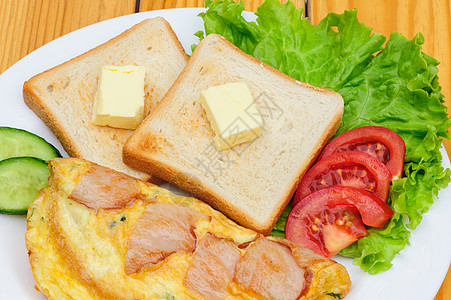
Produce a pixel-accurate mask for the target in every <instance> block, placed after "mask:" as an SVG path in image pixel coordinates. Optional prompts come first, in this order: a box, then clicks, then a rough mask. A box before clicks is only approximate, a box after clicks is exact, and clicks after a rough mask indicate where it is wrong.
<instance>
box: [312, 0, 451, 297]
mask: <svg viewBox="0 0 451 300" xmlns="http://www.w3.org/2000/svg"><path fill="white" fill-rule="evenodd" d="M354 8H356V9H357V17H358V19H359V21H360V22H363V23H364V24H365V25H366V26H368V27H372V28H373V31H375V32H379V33H382V34H384V35H385V36H387V38H388V37H389V36H390V34H391V33H392V32H393V31H398V32H401V33H402V34H403V35H405V36H406V37H408V38H413V37H414V36H415V35H416V34H417V33H418V32H421V33H422V34H423V35H424V38H425V43H424V45H423V51H424V52H425V53H426V54H428V55H430V56H432V57H434V58H435V59H437V60H438V61H440V62H441V64H440V65H439V66H438V68H439V73H438V76H439V79H440V84H441V86H442V93H443V94H444V95H445V104H446V105H447V106H448V107H451V4H450V1H449V0H427V1H426V0H372V1H358V0H314V1H309V6H308V11H309V14H308V15H309V17H310V20H311V22H312V23H313V24H318V23H319V21H320V20H321V19H322V18H324V17H325V16H326V15H327V13H328V12H337V13H342V12H343V11H344V10H347V9H354ZM444 144H445V147H446V149H447V150H448V157H449V158H450V159H451V140H444ZM450 299H451V296H450ZM448 300H449V299H448Z"/></svg>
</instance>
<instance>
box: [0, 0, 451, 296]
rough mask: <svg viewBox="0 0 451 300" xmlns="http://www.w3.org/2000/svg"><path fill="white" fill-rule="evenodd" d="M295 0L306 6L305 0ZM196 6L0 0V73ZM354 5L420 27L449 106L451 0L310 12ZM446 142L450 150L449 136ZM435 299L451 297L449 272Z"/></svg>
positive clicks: (375, 0) (377, 23) (389, 24)
mask: <svg viewBox="0 0 451 300" xmlns="http://www.w3.org/2000/svg"><path fill="white" fill-rule="evenodd" d="M261 2H263V0H245V4H246V10H249V11H254V10H255V9H256V8H257V7H258V5H259V4H260V3H261ZM294 3H295V4H296V6H298V7H304V0H294ZM198 6H203V0H76V1H74V0H0V41H1V42H0V74H1V73H2V72H3V71H5V70H6V69H7V68H8V67H10V66H11V65H13V64H14V63H15V62H17V61H18V60H20V59H21V58H22V57H24V56H25V55H27V54H28V53H30V52H32V51H33V50H35V49H37V48H38V47H40V46H42V45H44V44H46V43H48V42H50V41H52V40H53V39H55V38H57V37H59V36H61V35H64V34H66V33H69V32H71V31H74V30H76V29H79V28H81V27H84V26H87V25H90V24H93V23H96V22H99V21H103V20H106V19H110V18H114V17H118V16H122V15H127V14H132V13H135V12H142V11H148V10H156V9H165V8H176V7H198ZM352 8H357V11H358V18H359V21H360V22H364V24H365V25H366V26H369V27H372V28H373V29H374V31H376V32H379V33H382V34H385V35H386V36H389V35H390V33H391V32H392V31H399V32H401V33H403V34H404V35H406V36H407V37H409V38H412V37H414V35H415V34H416V33H417V32H422V33H423V34H424V36H425V44H424V45H423V50H424V51H425V52H426V53H427V54H429V55H431V56H433V57H435V58H436V59H438V60H439V61H441V65H440V66H439V76H440V83H441V85H442V87H443V94H444V95H445V99H446V104H447V105H448V107H451V94H450V93H451V86H450V85H451V4H450V1H449V0H428V1H423V0H360V1H353V0H307V15H308V17H309V18H310V20H311V22H312V23H314V24H317V23H318V22H319V20H321V19H322V18H323V17H324V16H325V15H326V14H327V13H328V12H338V13H341V12H343V10H345V9H352ZM445 146H446V148H447V150H448V154H450V153H451V151H450V150H451V141H448V140H447V141H445ZM450 270H451V269H450ZM434 299H435V300H450V299H451V271H448V274H447V276H446V278H445V280H444V282H443V284H442V287H441V288H440V290H439V292H438V293H437V295H436V297H435V298H434ZM421 300H423V299H421Z"/></svg>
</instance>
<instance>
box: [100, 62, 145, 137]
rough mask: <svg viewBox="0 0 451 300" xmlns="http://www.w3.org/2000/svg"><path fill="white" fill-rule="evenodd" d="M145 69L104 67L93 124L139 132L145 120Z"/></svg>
mask: <svg viewBox="0 0 451 300" xmlns="http://www.w3.org/2000/svg"><path fill="white" fill-rule="evenodd" d="M145 76H146V69H145V68H144V67H142V66H121V67H118V66H104V67H103V68H102V72H101V74H100V79H99V85H98V88H97V93H96V95H95V97H94V105H93V113H92V119H91V121H92V123H93V124H95V125H103V126H110V127H116V128H124V129H136V128H137V127H138V125H139V124H140V123H141V122H142V120H143V118H144V77H145Z"/></svg>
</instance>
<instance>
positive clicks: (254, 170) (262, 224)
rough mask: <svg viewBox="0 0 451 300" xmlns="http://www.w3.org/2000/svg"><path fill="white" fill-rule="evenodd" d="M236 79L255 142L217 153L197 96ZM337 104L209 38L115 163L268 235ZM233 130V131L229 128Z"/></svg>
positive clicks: (328, 129)
mask: <svg viewBox="0 0 451 300" xmlns="http://www.w3.org/2000/svg"><path fill="white" fill-rule="evenodd" d="M239 80H244V81H245V82H246V83H247V84H248V86H249V88H250V90H251V93H252V95H253V97H254V99H255V101H256V103H257V105H258V108H259V110H260V112H261V114H262V117H263V122H264V125H263V129H262V131H263V132H262V135H261V136H260V137H258V138H257V139H255V140H254V141H252V142H247V143H244V144H241V145H237V146H234V147H233V148H231V149H228V150H223V151H218V150H216V148H215V147H214V146H213V138H214V132H213V130H212V128H211V126H210V123H209V121H208V119H207V116H206V113H205V111H204V109H203V108H202V106H201V105H200V100H199V95H200V93H201V92H202V91H203V90H205V89H207V88H209V87H211V86H217V85H221V84H225V83H228V82H234V81H239ZM342 113H343V99H342V97H341V96H340V95H339V94H337V93H335V92H333V91H331V90H328V89H324V88H318V87H314V86H312V85H309V84H307V83H302V82H299V81H296V80H294V79H292V78H290V77H288V76H287V75H285V74H283V73H281V72H279V71H277V70H276V69H274V68H272V67H270V66H268V65H266V64H264V63H262V62H261V61H259V60H257V59H256V58H254V57H252V56H249V55H247V54H245V53H244V52H242V51H241V50H239V49H238V48H236V47H235V46H234V45H232V44H231V43H229V42H228V41H227V40H226V39H224V38H222V37H221V36H219V35H209V36H208V37H206V38H205V39H204V40H203V41H202V42H201V43H200V44H199V45H198V46H197V48H196V50H195V52H194V53H193V55H192V57H191V59H190V61H189V63H188V65H187V66H186V68H185V69H184V70H183V72H182V73H181V74H180V76H179V78H178V79H177V80H176V82H175V83H174V85H173V86H172V87H171V89H170V90H169V91H168V93H167V94H166V96H165V97H164V99H163V100H162V102H161V103H160V105H159V106H158V107H157V108H156V109H155V110H154V111H153V112H152V113H151V114H150V115H149V116H148V117H147V118H146V119H145V120H144V122H143V123H142V124H141V125H140V126H139V127H138V129H137V130H136V131H135V132H134V133H133V134H132V135H131V136H130V138H129V139H128V140H127V142H126V143H125V146H124V153H123V161H124V163H126V164H127V165H129V166H131V167H132V168H136V169H138V170H141V171H144V172H149V173H151V174H154V175H156V176H158V177H160V178H163V179H165V180H167V181H169V182H171V183H173V184H175V185H177V186H179V187H180V188H182V189H185V190H187V191H189V192H191V193H192V194H193V195H195V196H196V197H198V198H200V199H201V200H204V201H206V202H208V203H209V204H211V205H212V206H213V207H215V208H216V209H218V210H220V211H222V212H223V213H225V214H226V215H227V216H229V217H230V218H231V219H233V220H234V221H236V222H238V223H240V224H241V225H243V226H245V227H248V228H251V229H254V230H256V231H258V232H261V233H263V234H268V233H269V232H270V231H271V229H272V228H273V226H274V224H275V223H276V221H277V219H278V217H279V216H280V214H281V213H282V211H283V210H284V208H285V206H286V205H287V204H288V202H289V201H290V199H291V197H292V195H293V193H294V191H295V189H296V187H297V185H298V183H299V181H300V179H301V177H302V176H303V174H304V173H305V172H306V170H307V169H308V168H309V167H310V165H311V164H312V163H313V161H314V160H315V158H316V157H317V155H318V154H319V152H320V151H321V149H322V148H323V146H324V145H325V144H326V143H327V141H328V140H329V139H330V138H331V137H332V135H333V134H334V133H335V131H336V130H337V128H338V126H339V125H340V122H341V117H342ZM231 126H233V124H231Z"/></svg>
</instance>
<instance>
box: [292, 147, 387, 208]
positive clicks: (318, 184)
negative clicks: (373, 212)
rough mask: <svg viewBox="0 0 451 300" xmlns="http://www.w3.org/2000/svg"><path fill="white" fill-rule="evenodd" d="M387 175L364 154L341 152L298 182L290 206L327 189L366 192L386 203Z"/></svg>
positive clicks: (327, 159) (320, 161) (382, 166)
mask: <svg viewBox="0 0 451 300" xmlns="http://www.w3.org/2000/svg"><path fill="white" fill-rule="evenodd" d="M391 178H392V176H391V173H390V171H389V170H388V169H387V167H386V166H385V165H384V164H383V163H382V162H380V161H379V160H378V159H377V158H374V157H373V156H371V155H370V154H368V153H364V152H359V151H344V152H338V153H334V154H331V155H329V156H326V157H324V158H323V159H321V160H319V161H318V162H317V163H316V164H314V165H313V167H311V168H310V170H308V171H307V173H306V174H305V175H304V177H303V178H302V179H301V182H300V183H299V186H298V189H297V191H296V195H295V196H294V200H293V206H295V205H296V204H298V202H299V201H300V200H301V199H302V198H304V197H305V196H307V195H308V194H310V193H312V192H314V191H317V190H320V189H324V188H326V187H329V186H336V185H341V186H350V187H355V188H360V189H363V190H366V191H368V192H370V193H373V194H375V195H376V196H377V197H379V198H380V199H382V200H384V201H387V196H388V188H389V187H390V182H391Z"/></svg>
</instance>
